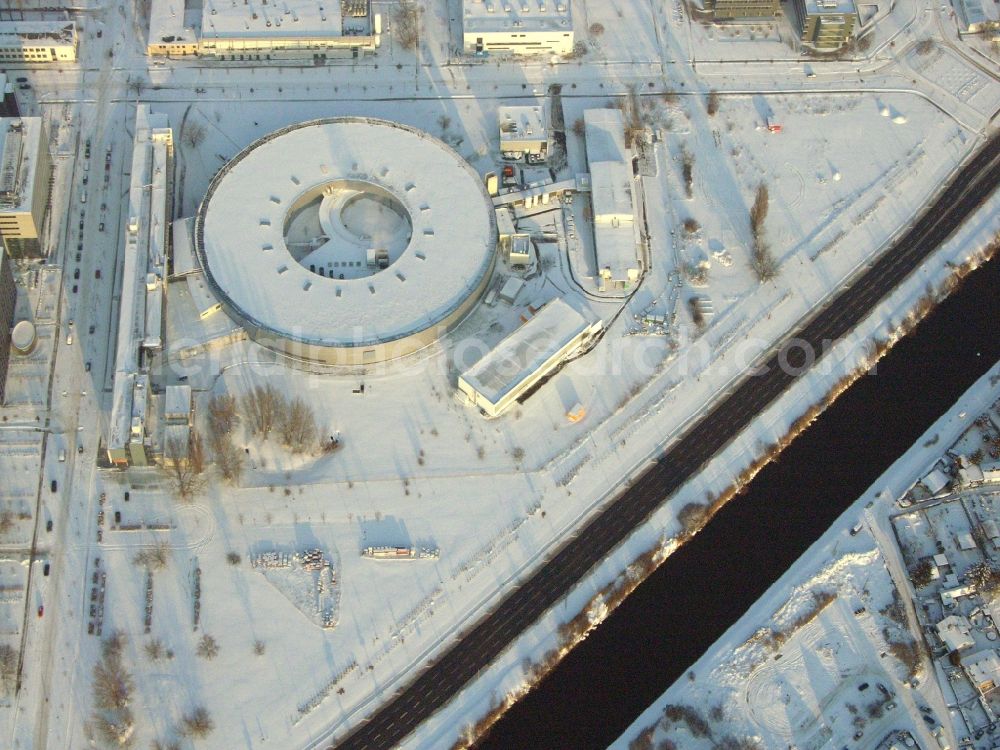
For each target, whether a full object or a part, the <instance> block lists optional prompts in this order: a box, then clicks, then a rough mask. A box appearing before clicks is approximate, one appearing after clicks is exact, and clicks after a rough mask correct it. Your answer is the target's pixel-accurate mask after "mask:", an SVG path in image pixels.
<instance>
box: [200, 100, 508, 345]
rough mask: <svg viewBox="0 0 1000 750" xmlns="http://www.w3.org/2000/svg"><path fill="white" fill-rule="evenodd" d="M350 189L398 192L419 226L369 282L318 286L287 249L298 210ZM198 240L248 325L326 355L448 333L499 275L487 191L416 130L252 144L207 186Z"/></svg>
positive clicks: (367, 126)
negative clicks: (493, 271) (327, 350)
mask: <svg viewBox="0 0 1000 750" xmlns="http://www.w3.org/2000/svg"><path fill="white" fill-rule="evenodd" d="M340 180H350V181H352V182H354V183H370V184H372V185H374V186H375V188H376V189H381V190H384V191H386V192H388V193H389V194H390V195H392V196H393V197H395V198H396V199H397V200H398V201H399V202H400V203H401V204H402V206H403V208H404V209H405V210H406V211H407V213H408V215H409V219H410V222H411V224H412V234H411V238H410V241H409V244H408V245H407V247H406V248H405V250H403V251H402V255H401V256H400V257H399V258H398V259H397V260H396V261H395V262H393V263H392V264H391V265H390V266H389V267H388V268H386V269H384V270H382V271H380V272H378V273H375V274H373V275H370V276H364V277H361V278H348V279H335V278H330V277H327V276H321V275H318V274H316V273H313V272H311V271H310V270H309V269H307V268H304V267H303V266H301V265H300V264H299V263H298V262H297V261H296V260H295V258H293V257H292V255H291V253H290V252H289V251H288V249H287V247H286V244H285V240H284V226H285V218H286V214H287V213H288V211H289V208H290V206H292V204H293V203H294V202H295V201H296V200H297V199H299V198H300V197H301V196H302V195H304V194H305V193H307V192H309V191H310V190H314V189H317V188H319V187H321V186H324V185H326V184H327V183H334V182H336V181H340ZM195 232H196V239H195V245H196V251H197V253H198V257H199V260H200V261H201V263H202V264H203V266H205V270H206V272H207V275H208V276H209V277H210V281H212V282H213V285H214V287H215V288H216V291H217V292H218V293H220V294H222V295H224V297H225V298H227V299H228V300H229V302H230V303H231V305H232V306H233V307H235V308H237V309H238V310H239V312H240V313H241V314H242V315H243V316H244V317H245V318H247V319H249V320H250V322H252V323H255V324H257V325H259V326H260V327H262V328H264V329H266V330H269V331H272V332H274V333H276V334H278V335H281V336H284V337H286V338H289V339H293V340H296V341H302V342H306V343H309V344H318V345H323V346H359V345H366V344H369V343H374V342H384V341H392V340H396V339H399V338H402V337H405V336H408V335H410V334H412V333H415V332H418V331H421V330H424V329H426V328H429V327H431V326H432V325H435V324H437V323H439V322H441V321H443V320H444V319H445V318H446V317H447V316H448V315H449V314H451V313H452V312H454V311H455V310H456V309H457V308H458V307H459V305H461V304H462V303H463V302H464V301H465V300H466V299H467V298H468V297H469V295H470V294H471V293H473V292H474V291H475V290H476V288H477V287H478V286H479V284H480V282H481V281H482V279H483V277H484V275H485V274H486V273H487V272H488V271H489V269H490V268H491V267H492V263H493V259H494V254H495V251H496V239H497V238H496V216H495V213H494V210H493V208H492V204H491V202H490V200H489V196H488V195H487V193H486V189H485V186H484V185H483V182H482V180H481V179H480V177H479V175H478V174H477V173H476V172H475V171H474V170H473V169H472V167H470V166H469V164H468V163H467V162H465V161H464V160H463V159H462V158H461V157H460V156H459V155H458V154H457V153H455V152H454V151H453V150H452V149H451V148H449V147H448V146H446V145H445V144H444V143H442V142H441V141H439V140H437V139H436V138H433V137H431V136H429V135H427V134H426V133H424V132H422V131H419V130H417V129H415V128H411V127H409V126H405V125H400V124H397V123H393V122H389V121H387V120H378V119H374V118H361V117H344V118H332V119H324V120H313V121H310V122H306V123H300V124H297V125H292V126H290V127H287V128H283V129H282V130H279V131H276V132H274V133H272V134H270V135H268V136H265V137H264V138H262V139H260V140H258V141H257V142H255V143H253V144H251V145H250V146H249V147H247V148H246V149H244V150H243V151H242V152H241V153H240V154H238V155H237V156H236V157H234V158H233V159H232V161H230V162H229V163H228V164H227V165H226V166H225V167H224V168H223V169H222V171H220V172H219V174H218V175H217V176H216V177H215V179H214V180H213V182H212V184H211V185H210V186H209V190H208V194H207V196H206V198H205V200H204V202H203V203H202V206H201V208H200V210H199V216H198V222H197V223H196V229H195ZM222 301H225V300H222Z"/></svg>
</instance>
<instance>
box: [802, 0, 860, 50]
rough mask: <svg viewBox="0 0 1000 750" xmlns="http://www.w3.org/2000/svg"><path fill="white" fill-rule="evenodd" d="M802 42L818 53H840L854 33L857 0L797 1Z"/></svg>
mask: <svg viewBox="0 0 1000 750" xmlns="http://www.w3.org/2000/svg"><path fill="white" fill-rule="evenodd" d="M795 13H796V15H797V16H798V21H799V29H800V30H801V32H802V42H803V43H804V44H806V45H808V46H810V47H813V48H815V49H818V50H835V49H840V48H841V47H843V46H844V45H845V44H847V43H848V42H849V41H851V36H852V34H853V33H854V22H855V19H856V18H857V16H858V11H857V8H856V7H855V5H854V0H795Z"/></svg>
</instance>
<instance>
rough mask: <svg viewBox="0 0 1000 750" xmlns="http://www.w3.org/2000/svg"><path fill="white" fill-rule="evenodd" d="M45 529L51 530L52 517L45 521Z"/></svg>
mask: <svg viewBox="0 0 1000 750" xmlns="http://www.w3.org/2000/svg"><path fill="white" fill-rule="evenodd" d="M45 530H46V531H52V519H51V518H50V519H49V520H48V521H46V522H45Z"/></svg>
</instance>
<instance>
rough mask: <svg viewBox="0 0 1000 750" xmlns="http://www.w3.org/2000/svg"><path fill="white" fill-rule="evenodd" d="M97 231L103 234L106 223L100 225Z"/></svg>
mask: <svg viewBox="0 0 1000 750" xmlns="http://www.w3.org/2000/svg"><path fill="white" fill-rule="evenodd" d="M97 231H98V232H103V231H104V222H103V221H102V222H101V223H100V224H98V225H97Z"/></svg>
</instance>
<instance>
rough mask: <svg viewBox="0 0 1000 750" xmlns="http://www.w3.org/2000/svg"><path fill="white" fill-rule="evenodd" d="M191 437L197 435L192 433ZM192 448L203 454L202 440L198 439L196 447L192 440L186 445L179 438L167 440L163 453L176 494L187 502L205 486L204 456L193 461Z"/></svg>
mask: <svg viewBox="0 0 1000 750" xmlns="http://www.w3.org/2000/svg"><path fill="white" fill-rule="evenodd" d="M191 436H192V437H195V436H196V433H194V432H192V433H191ZM192 447H195V450H196V451H197V452H198V454H201V440H200V438H198V439H197V445H196V446H194V445H193V441H192V440H191V439H189V440H188V442H187V444H185V443H184V442H183V441H182V440H180V439H179V438H171V439H169V440H167V444H166V446H164V451H163V456H164V458H165V459H166V461H167V463H168V464H169V467H168V471H169V473H170V478H171V480H172V481H173V485H174V493H175V494H176V495H177V497H179V498H180V499H181V500H185V501H187V500H191V498H193V497H194V496H195V495H197V494H198V493H199V492H201V490H202V489H203V488H204V486H205V480H204V477H203V476H202V474H201V470H202V469H203V468H204V459H203V456H200V455H198V456H196V457H195V458H194V460H192V453H193V451H192V450H191V448H192Z"/></svg>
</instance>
